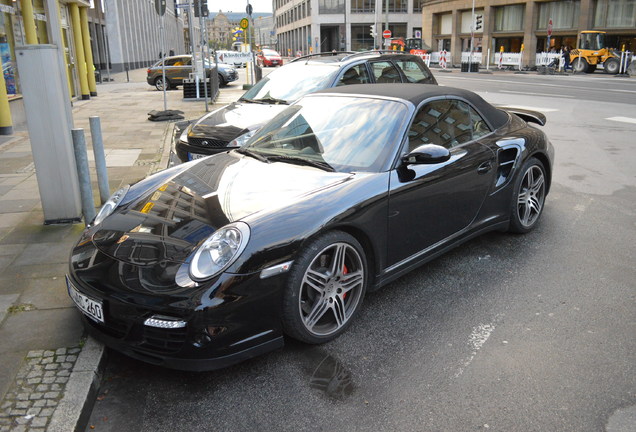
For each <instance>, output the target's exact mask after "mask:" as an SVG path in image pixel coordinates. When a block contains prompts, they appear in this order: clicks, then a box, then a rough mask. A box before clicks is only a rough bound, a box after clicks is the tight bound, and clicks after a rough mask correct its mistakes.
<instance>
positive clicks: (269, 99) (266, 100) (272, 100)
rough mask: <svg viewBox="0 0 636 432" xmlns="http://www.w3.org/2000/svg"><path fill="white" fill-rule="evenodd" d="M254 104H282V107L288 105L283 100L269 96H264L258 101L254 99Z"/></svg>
mask: <svg viewBox="0 0 636 432" xmlns="http://www.w3.org/2000/svg"><path fill="white" fill-rule="evenodd" d="M254 101H255V102H262V103H268V104H282V105H288V104H289V103H288V102H287V101H286V100H285V99H276V98H274V97H271V96H266V97H263V98H260V99H254Z"/></svg>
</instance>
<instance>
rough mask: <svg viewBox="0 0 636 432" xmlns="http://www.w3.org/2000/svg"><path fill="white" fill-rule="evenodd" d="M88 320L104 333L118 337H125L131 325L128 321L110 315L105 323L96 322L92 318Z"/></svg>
mask: <svg viewBox="0 0 636 432" xmlns="http://www.w3.org/2000/svg"><path fill="white" fill-rule="evenodd" d="M86 321H88V323H89V324H90V325H91V326H93V327H95V328H96V329H98V330H99V331H101V332H102V333H104V334H107V335H108V336H110V337H114V338H117V339H123V338H124V337H126V335H127V334H128V332H129V331H130V327H131V326H130V324H128V323H127V322H125V321H122V320H119V319H116V318H113V317H112V316H110V315H109V316H108V317H107V318H106V323H105V324H102V323H98V322H95V321H93V320H92V319H90V318H89V319H87V320H86Z"/></svg>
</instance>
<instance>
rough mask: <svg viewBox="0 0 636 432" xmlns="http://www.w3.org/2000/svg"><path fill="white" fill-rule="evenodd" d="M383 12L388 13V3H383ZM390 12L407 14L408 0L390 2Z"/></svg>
mask: <svg viewBox="0 0 636 432" xmlns="http://www.w3.org/2000/svg"><path fill="white" fill-rule="evenodd" d="M382 12H383V13H386V2H385V1H383V2H382ZM389 12H395V13H407V12H408V5H407V0H389Z"/></svg>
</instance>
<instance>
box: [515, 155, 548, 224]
mask: <svg viewBox="0 0 636 432" xmlns="http://www.w3.org/2000/svg"><path fill="white" fill-rule="evenodd" d="M513 191H514V193H513V196H512V208H511V209H510V227H509V231H510V232H515V233H521V234H523V233H527V232H530V231H532V229H533V228H534V227H535V226H536V224H537V222H538V221H539V218H540V217H541V213H543V207H544V204H545V196H546V192H547V176H546V172H545V168H544V166H543V164H542V163H541V161H540V160H538V159H536V158H530V159H528V160H527V161H526V163H524V164H523V166H522V167H521V170H519V175H518V176H517V179H516V180H515V184H514V189H513Z"/></svg>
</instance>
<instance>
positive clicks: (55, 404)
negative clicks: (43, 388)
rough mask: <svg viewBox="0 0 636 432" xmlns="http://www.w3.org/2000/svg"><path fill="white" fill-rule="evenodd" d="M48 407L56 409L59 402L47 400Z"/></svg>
mask: <svg viewBox="0 0 636 432" xmlns="http://www.w3.org/2000/svg"><path fill="white" fill-rule="evenodd" d="M46 406H47V407H55V406H57V401H56V400H53V399H47V400H46Z"/></svg>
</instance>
